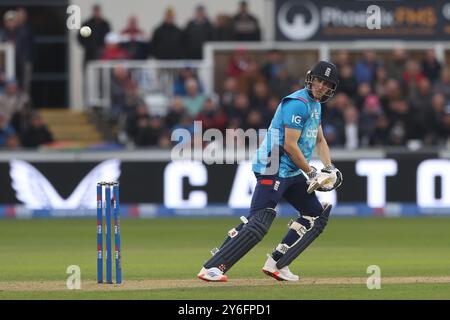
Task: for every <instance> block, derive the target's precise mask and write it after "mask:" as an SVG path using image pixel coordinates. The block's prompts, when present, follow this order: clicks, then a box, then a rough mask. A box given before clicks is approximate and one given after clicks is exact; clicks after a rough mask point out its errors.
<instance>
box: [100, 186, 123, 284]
mask: <svg viewBox="0 0 450 320" xmlns="http://www.w3.org/2000/svg"><path fill="white" fill-rule="evenodd" d="M103 193H104V194H105V202H103ZM111 207H112V211H113V214H114V257H115V261H116V284H121V283H122V267H121V250H120V202H119V183H118V182H99V183H97V282H98V283H103V228H104V229H105V238H106V239H105V240H106V283H109V284H112V283H113V277H112V252H111V251H112V250H111V233H112V232H111ZM103 212H104V213H103ZM103 215H105V225H103Z"/></svg>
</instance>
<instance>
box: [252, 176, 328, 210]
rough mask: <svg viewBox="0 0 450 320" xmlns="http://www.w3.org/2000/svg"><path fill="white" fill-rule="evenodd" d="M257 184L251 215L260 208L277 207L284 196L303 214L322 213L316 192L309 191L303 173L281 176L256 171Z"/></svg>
mask: <svg viewBox="0 0 450 320" xmlns="http://www.w3.org/2000/svg"><path fill="white" fill-rule="evenodd" d="M255 176H256V179H257V184H256V187H255V191H254V193H253V198H252V203H251V206H250V215H249V217H250V216H251V215H252V214H253V213H255V212H256V211H258V210H262V209H265V208H275V207H276V205H277V204H278V202H280V200H281V198H282V197H283V198H284V199H285V200H286V201H287V202H288V203H289V204H291V205H292V206H293V207H294V208H295V209H297V210H298V212H299V213H300V214H301V215H306V216H311V217H317V216H319V215H320V214H321V213H322V210H323V209H322V205H321V203H320V202H319V199H317V196H316V195H315V193H314V192H313V193H311V194H309V193H307V192H306V190H307V188H308V185H307V183H306V181H307V180H306V178H305V176H304V175H303V174H299V175H297V176H294V177H289V178H281V177H279V176H278V175H271V176H268V175H261V174H259V173H255Z"/></svg>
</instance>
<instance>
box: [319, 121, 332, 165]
mask: <svg viewBox="0 0 450 320" xmlns="http://www.w3.org/2000/svg"><path fill="white" fill-rule="evenodd" d="M316 152H317V155H318V156H319V158H320V160H321V161H322V163H323V165H324V166H325V167H327V166H330V165H331V156H330V148H328V143H327V141H326V140H325V137H324V135H323V130H322V125H320V126H319V130H318V132H317V141H316Z"/></svg>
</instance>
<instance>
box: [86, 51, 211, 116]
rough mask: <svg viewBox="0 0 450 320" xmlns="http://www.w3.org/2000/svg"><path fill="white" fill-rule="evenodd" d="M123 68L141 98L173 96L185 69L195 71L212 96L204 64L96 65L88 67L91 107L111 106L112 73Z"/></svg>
mask: <svg viewBox="0 0 450 320" xmlns="http://www.w3.org/2000/svg"><path fill="white" fill-rule="evenodd" d="M117 67H123V68H125V69H127V70H128V72H129V73H130V77H131V79H132V80H134V81H135V82H136V83H137V85H138V90H139V94H140V95H141V97H144V98H145V97H151V96H153V97H158V96H160V97H165V98H169V97H171V96H173V87H174V83H175V80H176V79H177V77H178V76H179V75H180V73H181V71H182V70H183V69H185V68H190V69H192V70H193V71H194V72H195V74H196V75H197V76H198V78H199V80H200V82H201V85H202V88H203V90H204V92H205V93H206V94H211V93H212V87H211V86H210V83H209V82H208V74H209V73H210V70H209V69H210V67H209V66H208V65H207V64H206V63H205V62H203V61H193V60H183V61H178V60H176V61H161V60H159V61H156V60H146V61H136V60H122V61H93V62H90V63H89V64H88V66H87V73H86V75H87V78H86V84H87V85H86V93H87V99H86V100H87V104H88V106H97V107H104V108H107V107H110V106H111V79H112V73H113V69H114V68H117Z"/></svg>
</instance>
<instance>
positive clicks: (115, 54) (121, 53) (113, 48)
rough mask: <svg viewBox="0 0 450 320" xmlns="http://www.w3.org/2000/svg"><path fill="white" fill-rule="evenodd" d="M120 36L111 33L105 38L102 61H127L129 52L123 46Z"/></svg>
mask: <svg viewBox="0 0 450 320" xmlns="http://www.w3.org/2000/svg"><path fill="white" fill-rule="evenodd" d="M121 41H122V40H121V38H120V35H119V34H118V33H116V32H110V33H108V34H107V35H106V37H105V46H104V48H103V50H102V53H101V55H100V60H127V59H128V58H129V56H128V52H127V51H126V50H125V49H124V48H122V46H121Z"/></svg>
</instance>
